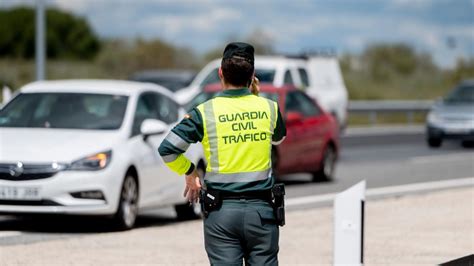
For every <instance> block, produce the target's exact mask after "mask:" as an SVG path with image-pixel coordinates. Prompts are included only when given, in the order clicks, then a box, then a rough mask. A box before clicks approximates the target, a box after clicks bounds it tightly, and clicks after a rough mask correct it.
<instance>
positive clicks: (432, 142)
mask: <svg viewBox="0 0 474 266" xmlns="http://www.w3.org/2000/svg"><path fill="white" fill-rule="evenodd" d="M441 143H442V139H441V138H432V137H429V138H428V146H430V147H431V148H438V147H440V146H441Z"/></svg>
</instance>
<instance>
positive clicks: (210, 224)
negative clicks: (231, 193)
mask: <svg viewBox="0 0 474 266" xmlns="http://www.w3.org/2000/svg"><path fill="white" fill-rule="evenodd" d="M278 238H279V228H278V225H276V223H275V216H274V214H273V208H272V206H271V205H270V203H268V202H266V201H263V200H244V199H241V200H238V199H235V200H234V199H232V200H231V199H228V200H223V202H222V206H221V208H220V209H219V210H216V211H213V212H211V213H209V216H208V217H207V218H206V219H205V220H204V241H205V247H206V252H207V255H208V257H209V261H210V263H211V265H242V260H243V259H244V260H245V264H246V265H278Z"/></svg>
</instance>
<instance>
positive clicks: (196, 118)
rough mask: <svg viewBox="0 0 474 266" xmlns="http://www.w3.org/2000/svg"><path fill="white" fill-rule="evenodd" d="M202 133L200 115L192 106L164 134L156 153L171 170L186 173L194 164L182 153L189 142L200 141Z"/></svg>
mask: <svg viewBox="0 0 474 266" xmlns="http://www.w3.org/2000/svg"><path fill="white" fill-rule="evenodd" d="M203 135H204V131H203V125H202V117H201V114H200V113H199V111H198V110H197V109H195V108H194V109H193V110H191V111H190V112H189V113H188V114H186V115H185V117H184V118H183V120H181V122H179V123H178V124H177V125H176V126H175V127H174V128H173V129H172V130H171V132H170V133H169V134H168V135H167V136H166V138H165V139H164V140H163V142H162V143H161V145H160V147H159V148H158V153H159V154H160V156H161V158H162V159H163V161H164V162H165V163H166V165H167V166H168V167H169V168H170V169H171V170H173V171H175V172H176V173H178V174H180V175H182V174H185V173H186V174H187V173H188V172H189V171H190V170H191V169H194V165H193V164H192V163H191V161H190V160H189V159H188V158H186V156H184V155H183V153H184V152H186V150H187V149H188V147H189V145H190V144H191V143H196V142H198V141H201V140H202V138H203Z"/></svg>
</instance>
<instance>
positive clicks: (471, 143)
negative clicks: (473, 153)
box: [461, 140, 474, 148]
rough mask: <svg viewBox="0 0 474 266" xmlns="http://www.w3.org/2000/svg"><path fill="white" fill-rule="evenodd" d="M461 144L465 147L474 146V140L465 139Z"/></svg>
mask: <svg viewBox="0 0 474 266" xmlns="http://www.w3.org/2000/svg"><path fill="white" fill-rule="evenodd" d="M461 145H462V146H463V147H464V148H474V140H463V141H462V142H461Z"/></svg>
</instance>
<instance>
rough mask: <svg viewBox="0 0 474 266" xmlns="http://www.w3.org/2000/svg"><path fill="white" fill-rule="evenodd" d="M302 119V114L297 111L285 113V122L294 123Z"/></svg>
mask: <svg viewBox="0 0 474 266" xmlns="http://www.w3.org/2000/svg"><path fill="white" fill-rule="evenodd" d="M302 120H303V115H302V114H301V113H299V112H288V113H286V123H287V124H294V123H298V122H301V121H302Z"/></svg>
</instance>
